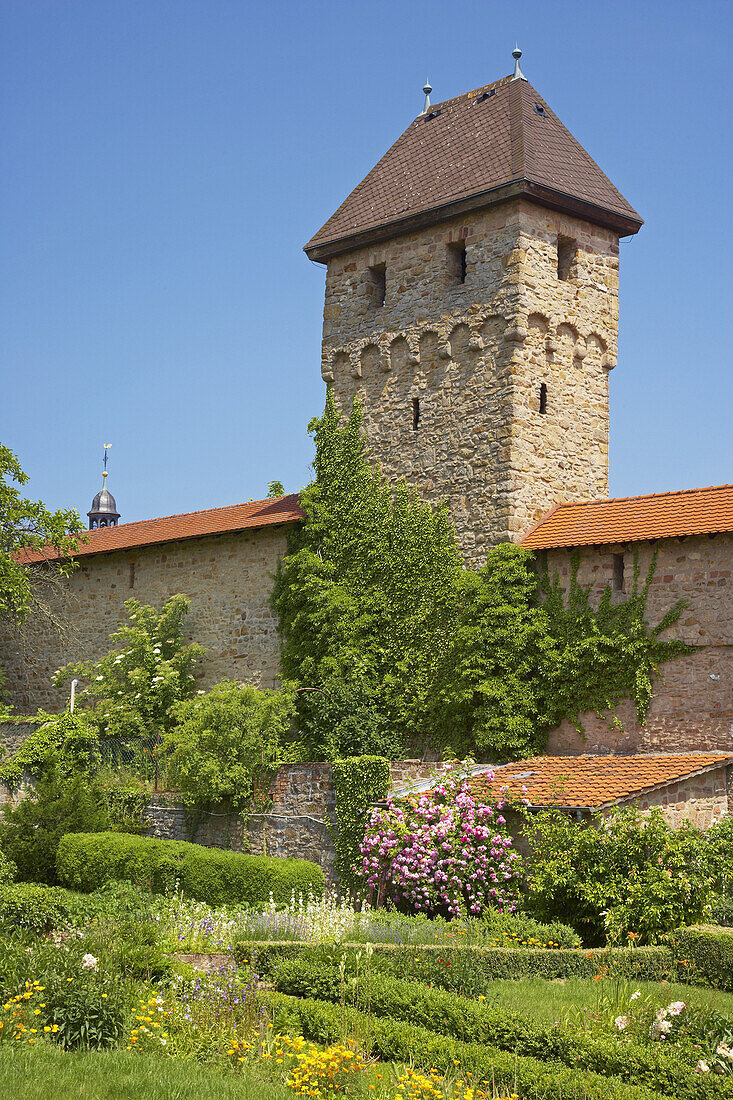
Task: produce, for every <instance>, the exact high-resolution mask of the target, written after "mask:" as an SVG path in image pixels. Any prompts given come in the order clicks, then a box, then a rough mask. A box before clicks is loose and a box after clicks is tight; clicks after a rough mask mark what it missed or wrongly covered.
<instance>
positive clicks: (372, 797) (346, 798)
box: [333, 756, 390, 887]
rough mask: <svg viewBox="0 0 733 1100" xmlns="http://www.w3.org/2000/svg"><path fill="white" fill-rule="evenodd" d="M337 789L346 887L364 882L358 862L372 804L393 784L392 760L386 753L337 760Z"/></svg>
mask: <svg viewBox="0 0 733 1100" xmlns="http://www.w3.org/2000/svg"><path fill="white" fill-rule="evenodd" d="M333 782H334V786H335V788H336V823H337V825H338V832H337V834H336V844H335V846H336V873H337V874H338V876H339V881H340V882H341V885H342V887H348V886H356V885H357V884H358V883H359V882H360V878H359V876H358V875H357V874H356V873H355V871H354V865H355V864H356V863H357V861H358V860H359V858H360V855H359V845H360V844H361V842H362V840H363V839H364V832H365V830H366V827H367V825H368V824H369V815H370V810H371V807H372V804H373V803H374V802H378V801H380V800H381V799H383V798H386V796H387V792H388V791H389V784H390V770H389V760H386V759H385V758H384V757H383V756H352V757H349V758H348V759H346V760H335V761H334V763H333Z"/></svg>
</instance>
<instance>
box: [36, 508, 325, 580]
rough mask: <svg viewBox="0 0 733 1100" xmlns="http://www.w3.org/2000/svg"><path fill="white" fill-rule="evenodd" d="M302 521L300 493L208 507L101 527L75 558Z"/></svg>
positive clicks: (51, 555) (39, 558)
mask: <svg viewBox="0 0 733 1100" xmlns="http://www.w3.org/2000/svg"><path fill="white" fill-rule="evenodd" d="M301 519H303V513H302V511H301V510H300V505H299V503H298V496H297V493H291V494H290V495H289V496H284V497H274V498H269V499H267V500H254V501H249V502H248V503H247V504H230V505H228V506H227V507H225V508H207V509H206V510H205V511H203V512H184V513H183V514H182V515H179V516H163V517H161V518H160V519H143V520H139V521H138V522H137V523H120V524H119V525H118V526H117V527H100V528H97V529H96V530H94V531H88V532H87V534H88V536H89V541H88V542H85V543H82V544H81V545H80V546H79V549H78V550H77V551H76V553H75V554H74V557H76V558H82V557H88V556H89V555H90V554H110V553H112V552H113V551H115V550H131V549H133V548H134V547H138V546H151V545H154V544H155V543H161V542H178V541H179V539H198V538H203V537H205V536H206V535H223V534H227V533H228V532H230V531H245V530H256V529H258V528H260V527H273V526H276V525H278V524H283V523H295V522H297V521H298V520H301ZM56 556H57V555H56V553H55V552H54V551H51V552H50V553H44V552H42V551H38V552H33V553H26V554H24V555H23V556H22V557H21V560H22V561H23V562H25V563H29V564H30V563H31V562H38V561H45V560H49V559H51V558H55V557H56Z"/></svg>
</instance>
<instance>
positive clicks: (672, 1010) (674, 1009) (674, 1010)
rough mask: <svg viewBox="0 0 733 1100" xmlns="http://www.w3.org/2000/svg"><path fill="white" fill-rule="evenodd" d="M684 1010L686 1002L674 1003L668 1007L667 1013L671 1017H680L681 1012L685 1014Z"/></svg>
mask: <svg viewBox="0 0 733 1100" xmlns="http://www.w3.org/2000/svg"><path fill="white" fill-rule="evenodd" d="M684 1010H685V1002H684V1001H672V1004H671V1005H669V1006H668V1007H667V1012H668V1013H669V1014H670V1016H679V1014H680V1012H684Z"/></svg>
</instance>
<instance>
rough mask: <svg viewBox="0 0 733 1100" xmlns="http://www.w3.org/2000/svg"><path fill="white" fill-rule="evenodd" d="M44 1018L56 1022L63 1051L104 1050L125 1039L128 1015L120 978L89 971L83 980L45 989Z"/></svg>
mask: <svg viewBox="0 0 733 1100" xmlns="http://www.w3.org/2000/svg"><path fill="white" fill-rule="evenodd" d="M45 1000H46V1008H45V1010H44V1011H45V1019H46V1020H47V1022H48V1023H49V1024H50V1025H54V1024H56V1025H57V1026H58V1031H57V1032H55V1033H54V1035H53V1038H54V1040H55V1042H57V1043H58V1045H59V1046H60V1047H61V1048H62V1049H63V1050H105V1049H107V1048H108V1047H113V1046H116V1045H117V1043H118V1042H119V1040H120V1039H121V1038H122V1036H123V1034H124V1030H125V1024H126V1022H127V1017H128V1009H127V998H126V996H125V989H124V986H122V985H121V984H120V983H119V981H117V980H110V979H109V978H105V977H103V976H102V975H98V974H95V973H94V972H87V974H86V975H85V978H84V981H81V980H78V979H77V980H76V981H71V982H68V983H67V982H60V983H59V984H58V985H56V986H55V988H50V989H47V990H46V992H45Z"/></svg>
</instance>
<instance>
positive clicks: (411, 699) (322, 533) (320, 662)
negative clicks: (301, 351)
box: [273, 391, 461, 760]
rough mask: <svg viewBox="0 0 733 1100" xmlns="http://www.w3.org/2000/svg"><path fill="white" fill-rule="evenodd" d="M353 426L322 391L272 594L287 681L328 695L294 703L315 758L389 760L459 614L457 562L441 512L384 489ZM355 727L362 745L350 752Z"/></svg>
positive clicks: (410, 726)
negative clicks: (309, 473) (309, 472)
mask: <svg viewBox="0 0 733 1100" xmlns="http://www.w3.org/2000/svg"><path fill="white" fill-rule="evenodd" d="M361 422H362V410H361V407H360V406H359V404H358V403H355V404H354V408H353V411H352V413H351V416H350V417H349V419H348V421H347V422H346V424H345V425H344V426H343V427H342V426H340V425H339V414H338V411H337V409H336V406H335V404H334V400H333V395H332V393H331V392H330V391H329V393H328V397H327V401H326V409H325V412H324V414H323V417H322V418H321V419H320V420H317V421H314V423H313V424H312V430H314V432H315V444H316V455H315V461H314V468H315V471H316V480H315V482H314V483H313V484H312V485H310V486H308V487H307V488H306V489H304V490H303V492H302V493H301V495H300V503H301V507H302V508H303V510H304V512H305V514H306V517H307V518H306V523H305V524H304V525H302V526H301V527H299V528H297V529H296V530H294V531H293V532H292V533H291V534H290V536H289V540H288V555H287V557H286V558H285V559H284V561H283V563H282V565H281V567H280V570H279V573H278V576H277V579H276V583H275V590H274V594H273V606H274V608H275V609H276V611H277V613H278V616H279V626H280V631H281V633H282V636H283V652H282V668H283V672H284V674H285V676H286V677H288V678H289V679H292V680H297V682H298V683H299V684H301V685H303V686H305V687H309V688H320V689H322V691H324V692H325V693H326V696H325V697H324V696H323V695H321V694H319V693H318V692H304V693H303V694H302V695H300V696H299V698H298V721H299V726H300V729H301V730H302V731H303V733H304V735H305V736H306V737H307V739H308V743H309V747H310V748H311V750H312V752H313V754H314V755H316V758H317V759H324V758H325V759H331V760H332V759H335V758H337V757H342V756H345V755H357V754H358V755H360V754H365V753H376V754H379V755H387V754H388V753H387V751H386V750H387V748H388V747H389V749H390V752H389V755H392V756H399V755H402V754H403V751H404V745H403V740H404V737H405V735H406V734H407V733H408V732H413V731H414V730H416V729H419V728H420V719H421V717H422V716H424V714H425V703H426V699H427V698H428V695H429V693H430V691H431V689H432V683H433V679H434V670H435V668H436V666H437V663H438V661H439V660H440V658H441V657H442V655H443V653H444V652H445V648H446V644H447V642H448V638H449V636H450V632H451V629H452V623H453V621H454V618H455V615H456V611H457V598H458V586H457V580H458V576H459V574H460V571H461V561H460V555H459V553H458V548H457V545H456V539H455V534H454V532H453V528H452V526H451V524H450V520H449V518H448V513H447V509H446V507H440V508H437V509H432V508H431V507H430V506H428V505H426V504H421V503H420V502H419V500H418V499H417V496H416V494H415V493H414V492H413V491H412V490H410V489H409V488H408V487H407V486H406V485H405V484H400V485H398V486H397V487H396V488H395V489H394V490H392V489H390V487H389V486H388V485H387V483H386V481H385V480H384V479H383V478H382V476H381V473H380V472H379V470H375V471H372V470H371V469H370V467H369V463H368V461H367V458H366V454H365V447H364V439H363V436H362V432H361ZM372 712H376V714H377V715H378V716H379V721H378V722H374V721H373V720H372V721H370V719H369V715H370V714H371V713H372ZM349 718H351V719H352V721H351V722H349V723H348V724H346V722H347V719H349ZM354 719H355V721H354ZM360 725H364V727H365V729H369V730H370V737H369V739H367V738H362V739H361V740H360V743H359V744H358V745H355V744H354V732H355V729H356V730H357V731H358V729H359V726H360ZM390 731H391V734H392V741H391V744H389V746H388V745H387V744H386V743H385V735H386V734H388V733H389V732H390ZM372 738H373V739H374V741H373V743H368V742H369V741H371V740H372Z"/></svg>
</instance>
